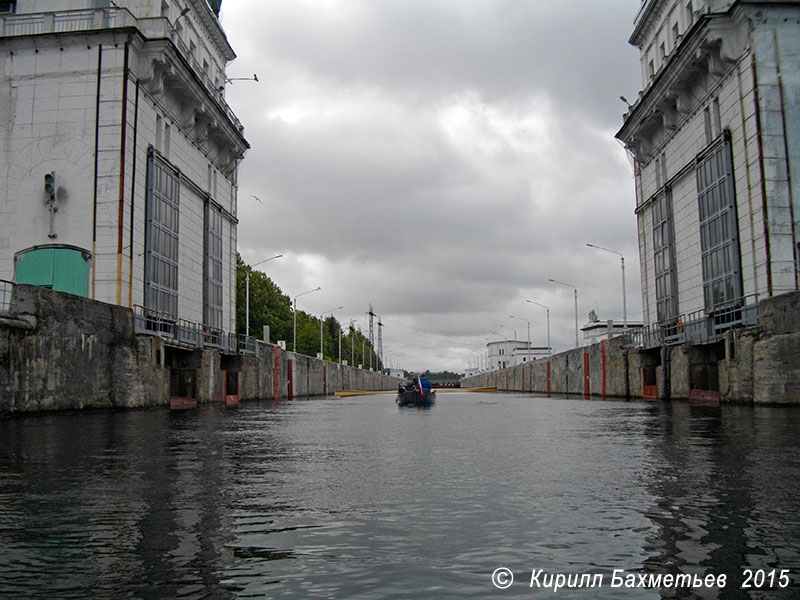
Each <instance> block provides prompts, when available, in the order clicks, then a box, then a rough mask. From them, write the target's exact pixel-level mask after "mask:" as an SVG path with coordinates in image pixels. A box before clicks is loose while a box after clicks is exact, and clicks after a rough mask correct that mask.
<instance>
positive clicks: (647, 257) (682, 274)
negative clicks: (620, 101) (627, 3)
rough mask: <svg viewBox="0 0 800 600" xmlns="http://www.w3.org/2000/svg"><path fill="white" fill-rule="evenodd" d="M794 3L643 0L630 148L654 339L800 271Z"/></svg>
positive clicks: (731, 322)
mask: <svg viewBox="0 0 800 600" xmlns="http://www.w3.org/2000/svg"><path fill="white" fill-rule="evenodd" d="M799 23H800V2H798V1H796V0H795V1H793V2H771V1H766V0H759V1H756V0H749V1H748V0H680V1H675V0H645V1H643V2H642V5H641V8H640V10H639V13H638V15H637V16H636V19H635V22H634V31H633V34H632V35H631V38H630V43H631V44H633V45H634V46H636V47H637V48H639V50H640V53H641V69H642V83H643V90H642V91H641V92H640V94H639V97H638V98H637V99H636V100H635V102H633V104H632V106H630V108H629V110H628V112H627V114H626V115H625V117H624V125H623V126H622V128H621V129H620V131H619V132H618V133H617V137H618V138H619V139H620V140H622V141H623V142H624V143H625V145H626V147H627V148H628V150H629V151H630V153H631V154H632V156H633V158H634V159H635V167H634V174H635V181H636V214H637V216H638V229H639V248H640V261H641V274H642V297H643V308H644V323H645V325H646V326H647V327H648V328H649V329H650V330H651V331H656V330H657V331H659V332H660V334H659V335H657V336H654V337H651V338H650V340H651V341H652V342H654V343H659V341H661V342H665V343H667V342H669V340H670V339H671V340H673V341H678V342H679V341H680V340H682V339H683V336H684V335H692V336H694V335H697V338H696V341H702V340H703V339H706V338H707V337H708V334H714V333H716V332H719V331H722V330H724V329H725V328H728V327H731V326H735V325H737V324H743V323H745V322H746V321H747V319H748V318H749V317H748V315H750V314H751V313H752V311H751V310H750V309H751V308H752V307H754V306H755V305H756V303H757V301H758V299H762V298H765V297H769V296H774V295H777V294H781V293H785V292H789V291H793V290H797V289H798V285H799V284H800V266H799V265H800V262H799V261H800V127H798V123H800V103H798V97H800V60H798V56H800V35H798V31H799V30H800V25H799Z"/></svg>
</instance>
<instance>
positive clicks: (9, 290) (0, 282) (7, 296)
mask: <svg viewBox="0 0 800 600" xmlns="http://www.w3.org/2000/svg"><path fill="white" fill-rule="evenodd" d="M13 293H14V282H13V281H7V280H5V279H0V317H7V316H8V314H9V313H8V309H9V306H11V296H12V295H13Z"/></svg>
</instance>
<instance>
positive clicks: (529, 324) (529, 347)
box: [508, 315, 531, 362]
mask: <svg viewBox="0 0 800 600" xmlns="http://www.w3.org/2000/svg"><path fill="white" fill-rule="evenodd" d="M508 316H509V317H510V318H512V319H519V320H520V321H525V322H526V323H527V324H528V358H530V357H531V322H530V321H528V319H523V318H522V317H515V316H514V315H508ZM515 362H516V361H515Z"/></svg>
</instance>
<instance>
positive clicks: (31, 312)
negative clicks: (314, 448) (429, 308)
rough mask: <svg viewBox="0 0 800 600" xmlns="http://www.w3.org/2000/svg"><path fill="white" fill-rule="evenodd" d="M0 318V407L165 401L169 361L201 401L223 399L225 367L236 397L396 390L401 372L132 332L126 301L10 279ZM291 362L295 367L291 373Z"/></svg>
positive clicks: (263, 347) (265, 347)
mask: <svg viewBox="0 0 800 600" xmlns="http://www.w3.org/2000/svg"><path fill="white" fill-rule="evenodd" d="M8 313H9V316H8V317H4V318H0V413H20V412H34V411H49V410H74V409H81V408H119V407H126V408H133V407H147V406H161V405H168V404H169V398H170V377H171V374H172V371H173V370H174V369H188V370H191V371H192V372H193V373H194V375H195V385H194V393H195V395H196V398H197V400H198V402H221V401H222V399H223V393H224V391H223V389H224V388H223V386H224V373H225V372H226V371H232V372H237V373H238V374H239V375H238V377H239V392H240V394H239V395H240V398H241V399H242V400H250V399H262V398H287V397H289V382H290V381H291V384H292V396H293V397H295V398H296V397H303V396H319V395H327V394H332V393H334V392H336V391H339V390H342V389H359V390H394V389H396V388H397V385H398V384H399V383H400V380H399V379H396V378H392V377H389V376H387V375H384V374H382V373H374V372H371V371H365V370H363V369H358V368H355V367H349V366H348V367H344V366H340V365H338V364H336V363H331V362H328V361H322V360H318V359H316V358H312V357H309V356H302V355H297V354H294V353H292V352H286V351H284V350H282V349H281V348H279V347H278V346H275V345H272V344H264V343H262V342H259V343H258V344H257V352H256V356H243V355H227V354H222V353H221V352H220V351H219V350H216V349H212V348H205V349H200V350H197V349H184V348H179V347H176V346H172V345H170V344H167V343H166V342H165V341H164V340H161V339H159V338H157V337H152V336H147V335H137V334H135V333H134V327H133V323H134V320H133V313H132V311H131V310H129V309H127V308H123V307H118V306H114V305H111V304H106V303H103V302H98V301H94V300H89V299H87V298H81V297H78V296H73V295H70V294H63V293H60V292H53V291H51V290H48V289H45V288H41V287H38V286H32V285H22V284H17V285H15V286H14V291H13V294H12V298H11V302H10V305H9V310H8ZM290 368H291V377H290V375H289V373H290V371H289V369H290Z"/></svg>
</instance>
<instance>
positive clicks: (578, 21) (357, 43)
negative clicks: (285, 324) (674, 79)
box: [223, 0, 641, 369]
mask: <svg viewBox="0 0 800 600" xmlns="http://www.w3.org/2000/svg"><path fill="white" fill-rule="evenodd" d="M638 7H639V2H638V1H637V0H624V1H623V0H619V1H604V2H589V1H577V0H573V1H564V2H555V1H552V2H551V1H542V0H538V1H537V0H527V1H523V0H519V1H513V0H497V1H489V0H485V1H482V0H470V1H469V2H464V1H461V0H451V1H446V0H435V1H431V0H427V1H425V2H421V1H419V2H417V1H409V0H403V1H400V0H397V1H391V0H381V1H375V0H373V1H367V0H341V1H333V0H313V1H312V0H308V1H306V2H303V1H293V2H278V1H267V2H245V1H243V2H237V3H233V2H232V3H231V4H230V5H226V6H225V7H224V13H223V17H224V18H223V26H224V27H225V29H226V32H227V34H228V37H229V39H230V41H231V43H232V45H233V46H234V48H235V49H236V50H237V53H238V55H239V58H238V59H237V60H236V61H235V62H234V63H233V65H232V66H231V67H230V68H229V74H231V75H234V74H236V75H239V74H245V73H250V72H256V73H258V76H259V81H260V82H259V83H254V82H252V83H251V82H239V81H237V82H234V83H233V84H232V85H230V86H229V88H228V100H229V102H230V103H231V104H232V106H233V107H234V109H235V110H236V111H237V114H238V115H239V117H240V118H241V119H242V121H243V123H244V124H245V126H246V131H245V133H246V135H247V137H248V140H249V141H250V143H251V145H252V149H251V151H250V152H249V153H248V156H247V158H246V160H245V161H244V164H243V167H242V170H241V176H240V202H239V211H240V213H239V216H240V225H239V246H240V250H241V252H242V254H243V256H244V258H245V259H246V260H249V261H250V262H255V261H257V260H259V259H260V258H261V257H266V256H269V255H270V253H274V252H282V253H285V254H286V255H287V256H286V258H285V259H283V260H282V261H275V262H274V263H270V276H272V277H273V278H274V279H275V281H276V282H277V283H278V285H280V286H281V287H282V288H283V289H284V291H285V292H286V293H288V294H290V295H292V294H293V293H298V291H302V290H303V289H306V288H305V287H304V286H309V287H314V286H316V285H322V287H323V291H322V292H321V293H319V294H314V295H310V296H308V297H307V298H306V299H305V302H306V303H307V307H308V308H305V309H307V310H311V312H314V311H319V310H324V309H326V308H327V307H328V305H330V306H335V305H339V304H343V305H345V307H346V310H345V311H344V312H347V313H349V315H350V316H352V317H354V318H355V317H359V318H361V317H362V315H363V313H364V312H365V311H366V309H367V305H368V303H369V302H372V303H373V304H374V306H375V310H376V311H377V312H379V313H381V314H382V316H383V318H384V321H385V322H386V323H387V328H386V331H385V338H384V344H385V346H386V347H387V348H389V347H392V344H393V343H394V353H393V354H394V356H396V357H398V358H400V359H401V360H402V361H403V362H404V366H406V367H411V368H420V367H422V368H425V367H430V368H434V369H435V368H445V367H447V368H451V369H463V368H464V367H465V366H466V363H467V359H468V357H469V356H472V355H473V354H474V353H477V350H475V348H477V347H479V346H481V345H485V338H486V337H487V336H489V337H492V336H491V331H493V330H497V329H498V323H499V322H502V323H503V324H506V325H511V323H509V322H508V315H509V314H515V313H525V314H521V315H519V316H522V317H525V318H529V319H532V320H533V319H536V323H537V327H536V331H537V335H539V334H541V332H542V329H543V328H542V327H541V326H539V325H541V324H542V323H543V318H542V315H541V314H539V312H537V311H538V309H533V308H531V305H529V304H527V305H526V304H525V302H524V301H525V299H526V298H532V297H535V298H534V299H538V301H541V302H543V303H549V305H551V308H552V309H553V314H552V315H551V316H552V318H553V323H552V324H551V327H552V330H553V342H554V346H555V347H556V349H563V348H564V347H569V346H571V344H572V342H571V340H572V339H573V337H574V313H573V304H572V297H571V291H570V290H568V289H566V288H563V289H559V288H558V286H553V285H552V284H549V283H548V282H547V279H548V277H553V278H558V279H562V280H564V281H568V282H571V283H574V284H575V285H578V286H579V288H580V289H581V292H580V293H581V307H580V308H581V315H580V318H581V324H582V323H583V322H584V321H585V320H586V318H585V315H586V313H587V312H588V310H589V309H596V310H598V312H599V313H600V314H601V317H602V318H621V316H622V315H621V306H620V305H621V292H620V289H619V283H618V281H617V280H618V278H619V277H618V272H619V262H618V259H616V257H615V256H613V255H611V254H608V253H600V252H598V251H593V250H591V249H588V248H586V247H585V243H586V242H592V243H596V244H600V245H606V246H608V247H612V248H615V249H617V250H620V251H622V252H623V253H625V255H626V257H627V262H628V266H629V272H628V306H629V318H633V317H634V316H637V317H639V316H640V314H641V312H640V309H635V308H633V307H638V306H640V301H639V296H640V293H639V289H638V269H636V267H637V264H638V260H637V257H636V253H637V242H636V225H635V218H634V217H633V212H632V211H633V202H634V201H633V181H632V176H631V167H630V164H629V163H628V161H627V158H626V156H625V153H624V151H623V150H622V149H621V148H620V146H619V145H618V144H617V143H616V142H615V141H614V140H613V133H614V131H616V128H617V127H618V126H619V125H620V123H621V114H622V112H623V109H624V105H623V104H622V103H621V102H620V101H619V99H618V96H619V95H620V94H625V95H628V96H630V97H633V96H635V92H636V90H637V89H638V87H639V82H638V80H639V69H638V62H637V55H636V51H635V50H634V49H633V48H630V47H629V46H627V44H626V40H627V37H628V35H629V33H630V29H631V22H632V19H633V16H634V14H635V12H636V10H637V9H638ZM251 195H257V196H258V197H259V198H261V199H262V200H263V204H261V203H258V202H256V201H255V200H253V199H252V198H251ZM615 260H616V262H615ZM347 319H348V317H344V316H340V320H342V321H347ZM390 323H395V324H396V327H395V328H392V327H390V326H389V325H388V324H390ZM520 325H522V327H525V326H524V324H522V323H521V322H519V321H518V322H516V323H514V324H513V326H514V327H515V328H519V326H520ZM419 330H424V331H426V332H427V334H426V335H427V336H428V337H427V338H426V339H427V340H428V342H429V343H426V344H422V343H421V342H420V337H419V335H416V336H415V335H413V334H411V333H408V332H413V331H419ZM493 337H494V338H495V339H496V338H497V335H495V336H493ZM500 337H502V335H501V336H500ZM523 338H524V336H520V339H523ZM535 341H536V343H544V340H543V339H542V338H541V337H539V338H538V339H537V340H535ZM430 346H432V349H429V347H430Z"/></svg>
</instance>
